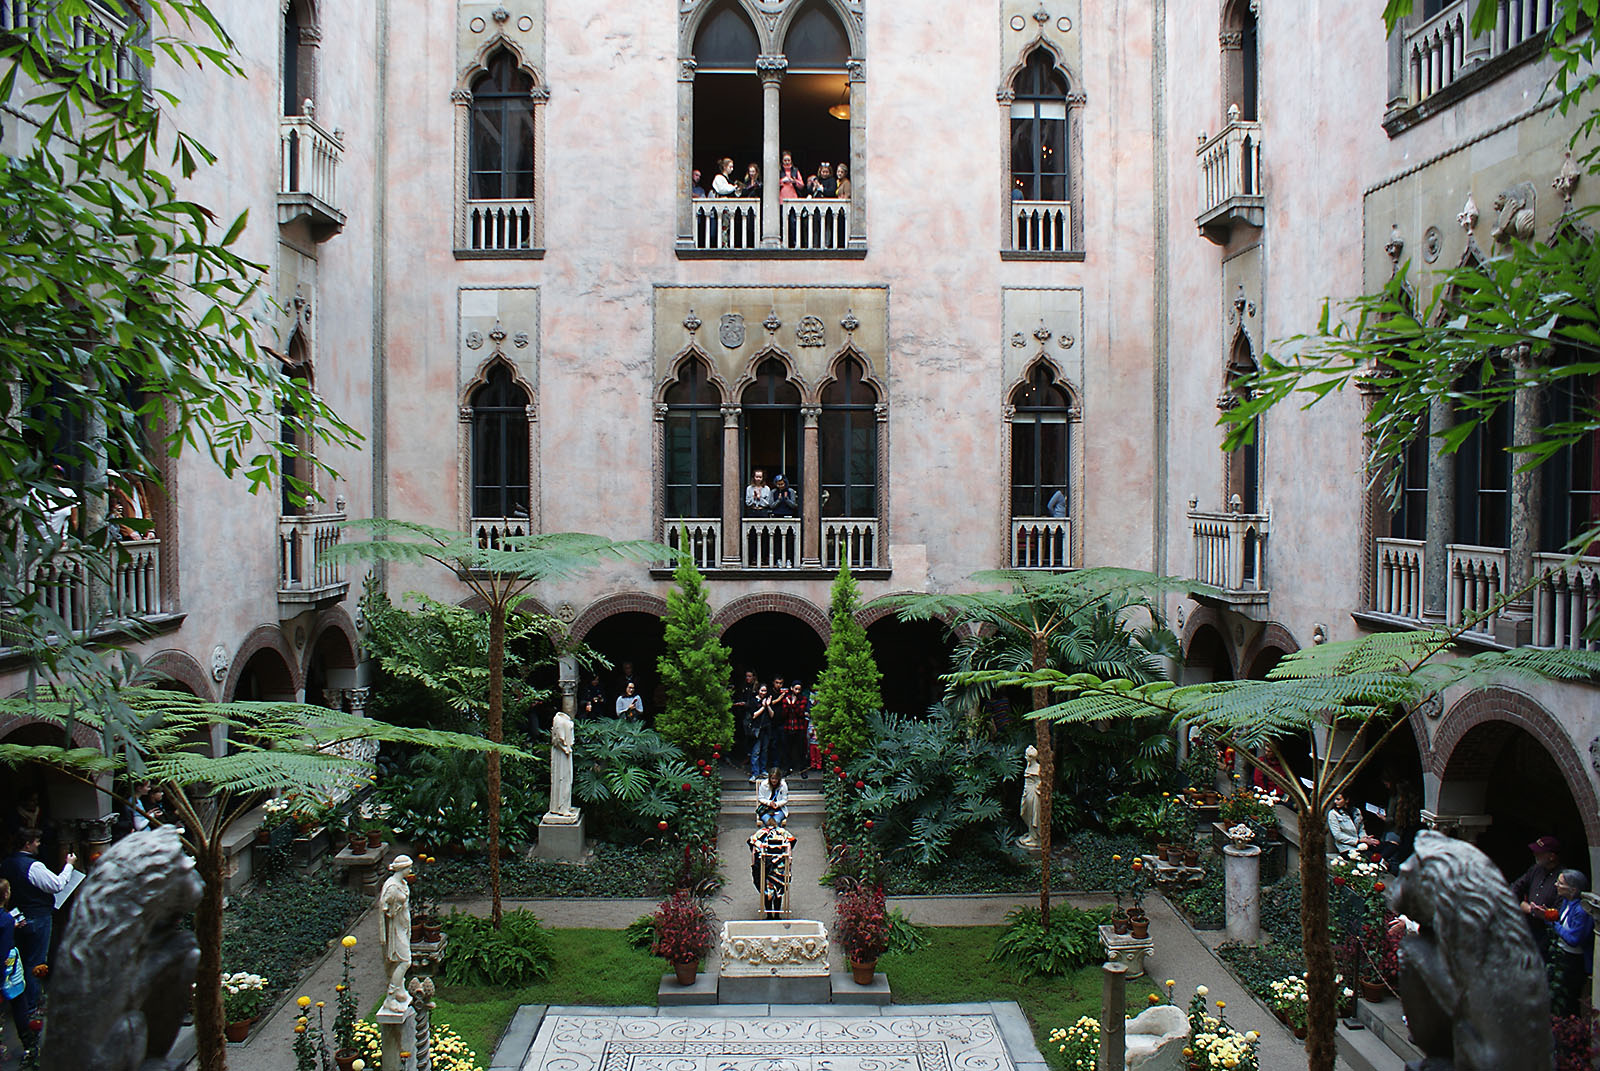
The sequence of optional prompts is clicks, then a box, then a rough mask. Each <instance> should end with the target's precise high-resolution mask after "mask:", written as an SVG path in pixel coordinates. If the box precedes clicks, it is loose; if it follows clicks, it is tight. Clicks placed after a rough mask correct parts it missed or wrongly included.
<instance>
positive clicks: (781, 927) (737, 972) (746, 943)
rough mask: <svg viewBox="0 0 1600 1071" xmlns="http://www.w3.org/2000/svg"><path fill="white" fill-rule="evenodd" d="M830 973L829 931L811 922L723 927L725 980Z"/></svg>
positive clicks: (773, 921)
mask: <svg viewBox="0 0 1600 1071" xmlns="http://www.w3.org/2000/svg"><path fill="white" fill-rule="evenodd" d="M827 973H828V930H827V928H826V927H825V926H823V924H822V923H820V922H813V921H810V920H808V919H773V920H771V921H757V922H725V923H723V924H722V974H723V976H724V977H733V978H738V977H784V976H811V975H823V976H826V975H827Z"/></svg>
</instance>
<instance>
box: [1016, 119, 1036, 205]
mask: <svg viewBox="0 0 1600 1071" xmlns="http://www.w3.org/2000/svg"><path fill="white" fill-rule="evenodd" d="M1034 135H1035V131H1034V125H1033V120H1032V119H1013V120H1011V175H1012V177H1013V178H1014V179H1016V180H1018V181H1019V183H1020V184H1021V185H1020V188H1021V190H1022V196H1023V198H1024V199H1025V200H1029V201H1036V200H1038V199H1039V195H1038V193H1037V185H1038V184H1037V182H1036V181H1035V176H1036V175H1037V174H1038V171H1039V159H1038V155H1037V154H1036V153H1035V152H1034V145H1033V142H1034Z"/></svg>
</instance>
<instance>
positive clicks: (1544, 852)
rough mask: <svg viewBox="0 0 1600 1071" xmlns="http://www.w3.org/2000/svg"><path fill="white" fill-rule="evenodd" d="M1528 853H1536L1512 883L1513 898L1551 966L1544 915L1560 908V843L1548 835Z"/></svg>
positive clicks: (1536, 944)
mask: <svg viewBox="0 0 1600 1071" xmlns="http://www.w3.org/2000/svg"><path fill="white" fill-rule="evenodd" d="M1528 851H1530V852H1532V853H1533V865H1532V866H1530V867H1529V868H1528V869H1527V870H1525V871H1524V872H1523V874H1522V877H1520V878H1518V879H1517V880H1516V881H1515V882H1514V883H1512V886H1511V895H1512V897H1513V898H1515V899H1516V901H1517V909H1518V910H1519V911H1521V912H1522V913H1523V914H1524V915H1526V916H1527V917H1528V930H1529V932H1530V933H1532V934H1533V943H1534V946H1535V947H1537V948H1538V949H1539V954H1540V955H1542V956H1544V957H1545V959H1546V961H1547V962H1548V960H1549V956H1550V941H1549V928H1548V926H1547V925H1546V921H1545V912H1546V911H1547V910H1550V909H1551V908H1559V907H1560V906H1561V894H1560V893H1559V892H1557V891H1556V884H1557V882H1559V881H1560V880H1561V842H1560V841H1559V840H1557V839H1556V838H1554V837H1552V836H1550V835H1549V834H1546V835H1545V836H1542V837H1540V838H1539V839H1538V840H1536V841H1534V842H1533V843H1532V844H1530V845H1528Z"/></svg>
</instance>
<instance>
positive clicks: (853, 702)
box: [811, 565, 886, 759]
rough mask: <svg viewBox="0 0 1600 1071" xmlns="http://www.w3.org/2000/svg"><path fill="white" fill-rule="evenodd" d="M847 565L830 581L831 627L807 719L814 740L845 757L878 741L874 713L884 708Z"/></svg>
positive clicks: (869, 644)
mask: <svg viewBox="0 0 1600 1071" xmlns="http://www.w3.org/2000/svg"><path fill="white" fill-rule="evenodd" d="M860 601H861V600H860V594H859V592H858V591H857V589H856V582H855V578H854V577H852V576H851V575H850V566H849V565H841V566H840V567H839V575H838V577H837V578H836V579H835V580H834V582H833V600H832V603H831V605H830V606H829V607H828V614H829V616H830V617H831V618H832V621H833V629H832V631H831V632H830V633H829V635H828V656H827V663H826V665H825V667H824V668H823V670H822V675H821V676H820V677H818V678H817V687H816V701H815V703H814V705H813V706H812V708H811V722H812V724H813V725H814V726H815V727H816V730H817V739H818V740H819V741H821V742H822V744H823V745H824V746H826V747H829V748H831V749H833V750H834V751H837V752H838V753H839V754H840V755H843V756H844V757H845V758H846V759H852V758H855V757H856V756H858V755H861V754H864V753H865V752H867V751H869V750H870V749H871V748H872V747H873V746H874V744H875V743H876V742H877V741H880V740H884V739H886V737H884V736H883V735H881V734H878V733H875V732H874V731H873V730H874V726H873V722H872V720H871V719H872V715H873V714H875V713H877V712H878V711H880V710H882V709H883V691H882V689H881V688H880V687H879V685H880V683H881V681H882V679H883V677H882V674H880V673H879V672H878V664H877V663H876V662H875V661H873V658H872V644H871V643H869V642H868V641H867V630H866V629H864V628H862V627H861V622H859V621H857V620H856V616H855V614H856V607H857V605H858V604H859V602H860Z"/></svg>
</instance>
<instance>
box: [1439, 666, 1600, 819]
mask: <svg viewBox="0 0 1600 1071" xmlns="http://www.w3.org/2000/svg"><path fill="white" fill-rule="evenodd" d="M1480 727H1486V728H1485V731H1483V732H1479V733H1473V732H1472V731H1473V730H1474V729H1478V728H1480ZM1513 729H1521V730H1522V731H1523V732H1525V733H1527V734H1528V735H1529V736H1531V737H1533V738H1534V740H1536V741H1538V743H1539V746H1540V747H1542V748H1544V750H1545V751H1546V752H1547V753H1548V754H1549V756H1550V757H1551V758H1552V759H1553V760H1555V763H1556V766H1557V767H1558V768H1559V769H1560V770H1561V774H1562V777H1563V778H1564V779H1565V780H1566V782H1567V790H1568V791H1569V792H1571V793H1572V801H1573V803H1574V804H1576V806H1577V808H1578V813H1579V815H1580V816H1581V817H1582V819H1583V829H1584V836H1585V837H1587V838H1588V841H1589V843H1590V844H1591V845H1600V798H1597V796H1596V793H1595V788H1594V782H1593V781H1592V780H1590V777H1589V773H1588V769H1587V767H1586V765H1585V763H1584V761H1583V758H1582V757H1581V756H1580V755H1579V753H1578V749H1577V748H1576V747H1574V746H1573V743H1572V740H1571V738H1570V737H1568V736H1567V733H1566V731H1565V730H1564V729H1563V728H1562V727H1561V723H1560V722H1559V721H1557V720H1556V719H1555V717H1554V716H1552V715H1551V714H1550V712H1549V711H1548V710H1546V709H1545V708H1544V707H1543V706H1542V705H1541V704H1540V703H1539V702H1538V701H1537V700H1535V699H1534V698H1533V697H1532V696H1528V695H1524V694H1523V693H1522V692H1515V691H1512V690H1511V689H1509V688H1499V687H1496V688H1485V689H1483V690H1482V691H1478V692H1473V693H1472V694H1471V695H1468V696H1464V697H1463V698H1461V699H1459V700H1457V701H1456V703H1455V704H1454V705H1453V706H1451V707H1450V708H1449V709H1448V710H1446V711H1445V714H1444V717H1443V718H1441V719H1440V724H1439V731H1438V734H1437V735H1436V736H1435V737H1434V741H1433V747H1432V748H1430V749H1429V750H1427V751H1426V752H1425V753H1424V763H1425V766H1426V769H1427V771H1428V772H1429V773H1431V774H1433V775H1434V776H1435V777H1437V778H1438V779H1439V781H1440V782H1441V783H1443V782H1444V781H1445V780H1446V776H1445V775H1446V774H1449V775H1450V779H1452V780H1469V779H1479V778H1486V777H1487V776H1488V775H1489V773H1490V772H1491V771H1492V770H1493V769H1494V762H1495V758H1496V757H1497V756H1498V754H1499V753H1500V750H1501V748H1502V747H1503V746H1504V745H1505V743H1506V740H1507V738H1508V737H1509V736H1510V734H1511V731H1512V730H1513ZM1469 734H1471V735H1472V739H1471V740H1470V741H1468V740H1467V736H1468V735H1469Z"/></svg>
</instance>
